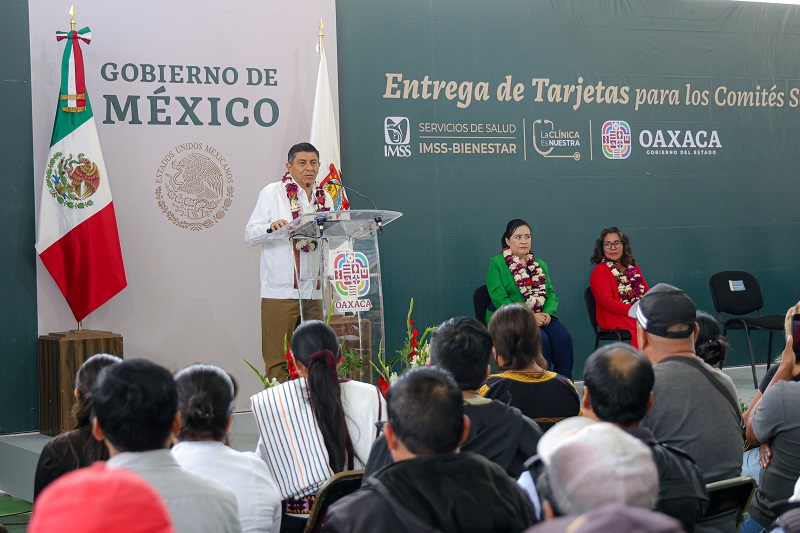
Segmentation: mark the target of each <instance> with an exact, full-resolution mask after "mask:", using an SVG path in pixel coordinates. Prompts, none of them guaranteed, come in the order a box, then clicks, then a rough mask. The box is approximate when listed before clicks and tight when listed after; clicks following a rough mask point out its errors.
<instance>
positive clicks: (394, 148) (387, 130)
mask: <svg viewBox="0 0 800 533" xmlns="http://www.w3.org/2000/svg"><path fill="white" fill-rule="evenodd" d="M383 138H384V141H385V142H386V146H384V147H383V155H384V156H385V157H410V156H411V146H410V143H411V125H410V123H409V121H408V117H386V118H385V119H384V120H383Z"/></svg>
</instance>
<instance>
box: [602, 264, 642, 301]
mask: <svg viewBox="0 0 800 533" xmlns="http://www.w3.org/2000/svg"><path fill="white" fill-rule="evenodd" d="M603 263H605V265H606V266H607V267H608V268H609V269H611V273H612V274H614V277H615V278H616V279H617V292H619V298H620V301H621V302H622V303H624V304H627V305H632V304H634V303H635V302H637V301H638V300H639V299H640V298H641V297H642V296H644V283H642V275H641V274H639V271H638V270H636V267H635V266H634V265H630V266H628V267H627V268H625V269H624V270H622V271H621V272H620V268H618V265H617V264H616V263H614V261H609V260H608V259H606V260H605V261H603Z"/></svg>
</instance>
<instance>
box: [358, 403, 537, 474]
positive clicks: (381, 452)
mask: <svg viewBox="0 0 800 533" xmlns="http://www.w3.org/2000/svg"><path fill="white" fill-rule="evenodd" d="M464 414H465V415H467V416H468V417H469V420H470V428H469V435H467V440H466V441H465V442H464V444H462V445H461V450H463V451H469V452H473V453H477V454H478V455H482V456H484V457H486V458H487V459H489V460H490V461H492V462H494V463H497V464H498V465H500V467H501V468H502V469H503V470H505V471H506V473H507V474H508V475H509V476H511V477H513V478H515V479H516V478H517V477H519V475H520V474H521V473H522V472H523V471H524V470H525V466H524V465H525V461H526V460H527V459H528V458H529V457H531V456H533V455H536V444H537V443H538V442H539V438H540V437H541V436H542V430H541V429H540V428H539V426H538V424H536V422H534V421H533V420H531V419H530V418H528V417H526V416H525V415H523V414H522V412H520V410H519V409H517V408H516V407H511V406H510V405H506V404H505V403H503V402H501V401H498V400H488V399H487V398H477V399H476V400H470V401H466V402H464ZM391 463H392V456H391V454H390V453H389V448H388V447H387V446H386V439H385V438H384V436H383V435H381V436H380V437H378V439H376V440H375V442H374V443H373V444H372V448H371V449H370V451H369V459H367V466H366V469H365V472H364V480H365V482H366V479H367V478H368V477H369V476H371V475H372V474H374V473H375V472H377V471H378V470H380V469H381V468H383V467H384V466H386V465H389V464H391Z"/></svg>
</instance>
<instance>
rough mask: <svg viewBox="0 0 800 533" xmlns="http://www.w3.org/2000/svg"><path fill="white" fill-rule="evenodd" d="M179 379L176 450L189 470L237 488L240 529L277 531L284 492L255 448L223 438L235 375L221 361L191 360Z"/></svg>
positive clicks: (229, 417)
mask: <svg viewBox="0 0 800 533" xmlns="http://www.w3.org/2000/svg"><path fill="white" fill-rule="evenodd" d="M175 382H176V383H177V385H178V411H180V413H181V430H180V432H179V433H178V444H176V445H175V446H174V447H173V448H172V456H173V457H174V458H175V460H176V461H177V462H178V464H180V465H181V467H182V468H184V469H185V470H188V471H189V472H192V473H193V474H197V475H199V476H203V477H207V478H209V479H212V480H214V481H217V482H218V483H222V484H223V485H225V486H226V487H228V488H230V489H231V490H232V491H233V492H234V494H236V503H237V504H238V507H239V521H240V522H241V524H242V533H247V532H251V533H256V532H257V533H277V532H278V531H279V530H280V527H281V497H280V495H279V494H278V487H277V486H276V484H275V481H274V480H273V478H272V475H271V474H270V472H269V469H268V468H267V465H265V464H264V462H263V461H262V460H260V459H259V458H258V457H257V456H256V454H254V453H253V452H239V451H236V450H234V449H233V448H230V447H228V446H227V445H226V444H225V441H226V438H227V436H228V429H229V428H230V425H231V421H232V420H233V399H234V397H235V396H236V384H235V382H234V381H233V379H232V378H231V376H230V375H229V374H228V373H227V372H225V371H224V370H223V369H221V368H219V367H218V366H214V365H202V364H193V365H189V366H187V367H185V368H183V369H182V370H180V371H179V372H178V373H177V374H175Z"/></svg>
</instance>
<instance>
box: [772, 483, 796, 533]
mask: <svg viewBox="0 0 800 533" xmlns="http://www.w3.org/2000/svg"><path fill="white" fill-rule="evenodd" d="M773 508H774V509H775V510H776V512H780V513H781V514H780V516H778V518H777V520H775V521H774V522H773V523H772V527H771V529H769V528H768V530H769V531H770V532H771V533H800V479H798V480H797V482H796V483H795V485H794V492H793V493H792V495H791V496H790V497H789V498H788V499H787V500H786V501H785V502H780V503H777V504H773Z"/></svg>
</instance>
